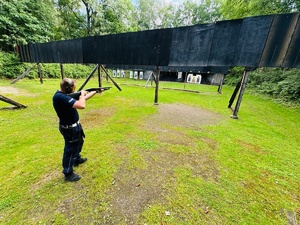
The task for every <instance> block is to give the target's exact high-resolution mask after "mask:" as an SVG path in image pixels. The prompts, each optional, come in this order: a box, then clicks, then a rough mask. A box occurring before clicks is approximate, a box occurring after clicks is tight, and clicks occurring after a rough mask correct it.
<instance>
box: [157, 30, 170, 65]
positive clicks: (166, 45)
mask: <svg viewBox="0 0 300 225" xmlns="http://www.w3.org/2000/svg"><path fill="white" fill-rule="evenodd" d="M171 43H172V29H162V30H160V40H159V62H158V66H167V65H168V64H169V61H170V48H171Z"/></svg>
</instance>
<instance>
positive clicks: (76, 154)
mask: <svg viewBox="0 0 300 225" xmlns="http://www.w3.org/2000/svg"><path fill="white" fill-rule="evenodd" d="M59 131H60V133H61V134H62V136H63V137H64V140H65V146H64V153H63V158H62V166H63V171H62V172H63V173H64V174H65V175H67V174H70V173H72V172H73V165H74V163H75V162H76V161H77V160H78V159H79V158H80V152H81V149H82V146H83V143H84V137H85V136H84V132H83V129H82V127H81V124H78V125H77V126H76V127H70V128H63V127H61V126H59Z"/></svg>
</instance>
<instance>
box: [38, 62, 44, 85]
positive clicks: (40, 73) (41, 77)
mask: <svg viewBox="0 0 300 225" xmlns="http://www.w3.org/2000/svg"><path fill="white" fill-rule="evenodd" d="M37 66H38V75H39V78H40V83H41V84H43V75H42V70H41V64H40V63H38V64H37Z"/></svg>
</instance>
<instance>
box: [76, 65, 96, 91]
mask: <svg viewBox="0 0 300 225" xmlns="http://www.w3.org/2000/svg"><path fill="white" fill-rule="evenodd" d="M98 68H99V64H97V65H96V67H95V68H94V69H93V71H92V72H91V74H90V75H89V76H88V77H87V78H86V80H85V81H84V82H83V84H82V85H81V87H80V88H79V89H78V91H81V90H82V89H83V88H84V86H85V85H86V84H87V82H88V81H89V80H90V79H91V78H92V76H93V75H94V73H95V72H96V70H97V69H98Z"/></svg>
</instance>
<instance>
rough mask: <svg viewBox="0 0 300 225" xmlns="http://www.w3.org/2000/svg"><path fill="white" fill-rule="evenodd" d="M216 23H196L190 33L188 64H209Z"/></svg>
mask: <svg viewBox="0 0 300 225" xmlns="http://www.w3.org/2000/svg"><path fill="white" fill-rule="evenodd" d="M214 27H215V24H204V25H195V26H192V27H190V29H189V33H188V39H187V40H185V41H188V42H189V49H188V55H187V57H188V58H187V62H186V65H187V66H207V62H208V58H209V52H210V47H211V40H212V38H213V32H214Z"/></svg>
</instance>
